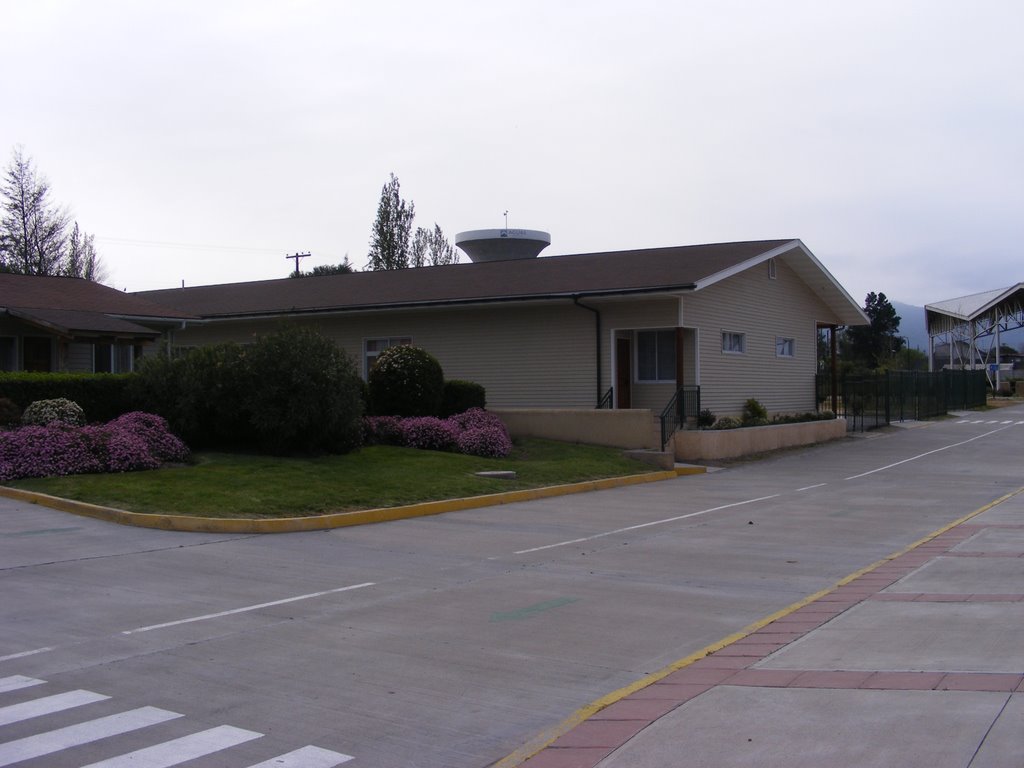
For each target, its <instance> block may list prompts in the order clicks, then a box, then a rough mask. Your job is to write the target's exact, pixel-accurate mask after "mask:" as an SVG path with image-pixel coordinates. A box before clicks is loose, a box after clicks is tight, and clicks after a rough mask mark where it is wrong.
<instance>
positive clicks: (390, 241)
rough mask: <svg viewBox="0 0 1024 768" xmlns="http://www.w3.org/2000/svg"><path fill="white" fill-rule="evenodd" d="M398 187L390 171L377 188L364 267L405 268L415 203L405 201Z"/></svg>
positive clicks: (407, 263) (407, 264)
mask: <svg viewBox="0 0 1024 768" xmlns="http://www.w3.org/2000/svg"><path fill="white" fill-rule="evenodd" d="M400 191H401V190H400V185H399V183H398V178H397V177H396V176H395V174H393V173H392V174H391V180H390V181H388V183H387V184H385V185H384V187H383V188H382V189H381V191H380V203H379V204H378V205H377V218H376V220H375V221H374V222H373V230H372V233H371V235H370V253H369V255H368V257H367V258H368V259H369V261H368V262H367V265H366V266H367V268H368V269H371V270H380V269H405V268H406V267H408V266H409V256H410V253H409V251H410V245H411V234H412V221H413V218H414V216H415V210H416V206H415V205H414V204H413V203H411V202H410V203H406V201H405V200H403V199H402V197H401V194H400Z"/></svg>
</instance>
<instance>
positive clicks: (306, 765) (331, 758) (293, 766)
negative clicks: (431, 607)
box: [249, 747, 355, 768]
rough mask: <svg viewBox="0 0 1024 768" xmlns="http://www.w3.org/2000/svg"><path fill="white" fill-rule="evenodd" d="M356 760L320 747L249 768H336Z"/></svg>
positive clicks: (304, 748) (297, 750) (291, 753)
mask: <svg viewBox="0 0 1024 768" xmlns="http://www.w3.org/2000/svg"><path fill="white" fill-rule="evenodd" d="M349 760H355V758H354V757H352V755H343V754H342V753H341V752H331V750H329V749H320V747H303V748H302V749H296V750H295V751H294V752H289V753H288V754H286V755H279V756H278V757H273V758H271V759H270V760H264V761H263V762H262V763H257V764H256V765H250V766H249V768H334V766H336V765H341V764H342V763H347V762H348V761H349Z"/></svg>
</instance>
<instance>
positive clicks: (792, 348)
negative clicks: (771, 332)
mask: <svg viewBox="0 0 1024 768" xmlns="http://www.w3.org/2000/svg"><path fill="white" fill-rule="evenodd" d="M775 356H776V357H795V356H796V340H795V339H791V338H788V337H786V336H776V337H775Z"/></svg>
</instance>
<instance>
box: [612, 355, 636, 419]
mask: <svg viewBox="0 0 1024 768" xmlns="http://www.w3.org/2000/svg"><path fill="white" fill-rule="evenodd" d="M632 363H633V350H632V347H631V346H630V343H629V339H616V340H615V394H616V398H615V404H616V405H617V406H618V407H619V408H632V407H633V406H632V404H631V403H632V400H631V390H630V385H631V384H632V381H633V371H632Z"/></svg>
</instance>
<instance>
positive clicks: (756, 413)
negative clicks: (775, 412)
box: [743, 397, 768, 426]
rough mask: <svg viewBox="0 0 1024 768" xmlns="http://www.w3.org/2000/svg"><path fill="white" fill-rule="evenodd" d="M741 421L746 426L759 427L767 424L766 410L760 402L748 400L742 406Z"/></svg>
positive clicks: (752, 399) (753, 399)
mask: <svg viewBox="0 0 1024 768" xmlns="http://www.w3.org/2000/svg"><path fill="white" fill-rule="evenodd" d="M743 421H744V423H746V424H747V426H759V425H762V424H767V423H768V409H767V408H765V407H764V406H763V405H762V404H761V401H760V400H756V399H755V398H753V397H752V398H750V399H749V400H747V402H745V403H744V404H743Z"/></svg>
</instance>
